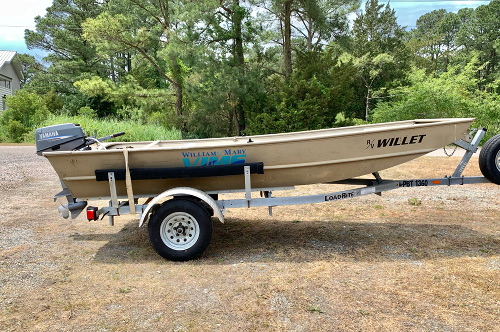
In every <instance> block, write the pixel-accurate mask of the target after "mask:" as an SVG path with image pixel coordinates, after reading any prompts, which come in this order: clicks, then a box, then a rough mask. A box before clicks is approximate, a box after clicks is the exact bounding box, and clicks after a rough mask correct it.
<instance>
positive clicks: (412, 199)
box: [408, 197, 422, 206]
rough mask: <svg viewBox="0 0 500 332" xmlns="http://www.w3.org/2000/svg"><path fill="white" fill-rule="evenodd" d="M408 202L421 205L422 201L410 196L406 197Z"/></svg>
mask: <svg viewBox="0 0 500 332" xmlns="http://www.w3.org/2000/svg"><path fill="white" fill-rule="evenodd" d="M408 204H410V205H413V206H420V205H422V201H421V200H419V199H418V198H415V197H412V198H408Z"/></svg>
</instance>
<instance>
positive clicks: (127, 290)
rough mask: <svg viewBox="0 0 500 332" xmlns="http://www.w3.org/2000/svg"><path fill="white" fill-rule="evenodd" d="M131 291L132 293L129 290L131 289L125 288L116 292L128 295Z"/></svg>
mask: <svg viewBox="0 0 500 332" xmlns="http://www.w3.org/2000/svg"><path fill="white" fill-rule="evenodd" d="M131 291H132V289H131V288H128V287H125V288H120V289H119V290H118V292H120V293H121V294H128V293H130V292H131Z"/></svg>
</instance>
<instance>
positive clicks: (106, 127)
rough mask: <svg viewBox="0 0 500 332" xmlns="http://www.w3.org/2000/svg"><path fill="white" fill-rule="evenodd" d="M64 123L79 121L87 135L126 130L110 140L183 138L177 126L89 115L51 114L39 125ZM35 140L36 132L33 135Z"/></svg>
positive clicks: (98, 135)
mask: <svg viewBox="0 0 500 332" xmlns="http://www.w3.org/2000/svg"><path fill="white" fill-rule="evenodd" d="M62 123H77V124H79V125H80V126H81V127H82V128H83V131H84V132H85V134H86V135H87V136H94V135H96V136H97V137H103V136H107V135H111V134H114V133H118V132H122V131H123V132H125V135H123V136H120V137H118V138H115V139H112V140H110V141H113V140H114V141H121V142H135V141H156V140H178V139H181V138H182V135H181V132H180V131H179V130H178V129H175V128H170V129H169V128H165V127H162V126H158V125H152V124H141V123H138V122H134V121H119V120H113V119H106V120H103V119H96V118H91V117H87V116H73V117H71V116H64V115H58V116H51V117H50V118H48V119H47V120H45V121H44V122H43V123H42V124H41V125H39V127H45V126H51V125H55V124H62ZM31 137H33V142H34V134H33V135H31Z"/></svg>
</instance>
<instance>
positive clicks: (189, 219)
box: [148, 199, 212, 261]
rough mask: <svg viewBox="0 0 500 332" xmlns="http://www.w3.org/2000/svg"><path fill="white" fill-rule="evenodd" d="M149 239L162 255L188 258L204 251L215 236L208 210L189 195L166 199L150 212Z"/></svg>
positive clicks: (176, 258)
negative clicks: (190, 198) (183, 197)
mask: <svg viewBox="0 0 500 332" xmlns="http://www.w3.org/2000/svg"><path fill="white" fill-rule="evenodd" d="M148 232H149V241H150V242H151V245H152V246H153V248H154V250H155V251H156V252H157V253H158V254H159V255H160V256H162V257H164V258H166V259H169V260H173V261H187V260H190V259H193V258H196V257H198V256H199V255H201V254H202V253H203V251H205V249H206V248H207V247H208V245H209V244H210V240H211V238H212V221H211V220H210V216H209V214H208V212H207V210H206V209H205V208H204V207H203V206H202V205H201V204H199V203H197V202H194V201H192V200H188V199H172V200H169V201H167V202H165V203H164V204H163V205H162V206H160V207H159V208H158V210H156V212H155V213H154V214H153V215H152V216H151V219H150V220H149V224H148Z"/></svg>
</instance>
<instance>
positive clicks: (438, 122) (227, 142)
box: [43, 118, 475, 157]
mask: <svg viewBox="0 0 500 332" xmlns="http://www.w3.org/2000/svg"><path fill="white" fill-rule="evenodd" d="M474 120H475V118H440V119H415V120H405V121H393V122H383V123H374V124H367V125H361V126H348V127H337V128H326V129H317V130H308V131H297V132H290V133H277V134H266V135H252V136H235V137H220V138H205V139H192V140H171V141H169V140H164V141H160V142H168V143H177V142H179V143H191V142H192V143H195V142H204V143H206V142H210V141H214V142H215V141H219V142H220V144H214V145H211V146H210V145H206V146H204V145H192V146H185V145H182V146H181V145H179V146H175V145H173V146H168V147H148V148H145V147H132V148H130V149H128V150H129V152H135V151H137V152H139V151H141V152H144V151H151V152H154V151H165V150H168V151H178V150H202V149H207V148H209V149H215V148H217V149H218V148H221V149H222V148H228V147H234V146H240V145H241V146H249V145H247V144H249V143H248V142H245V141H243V140H246V139H250V138H251V139H258V138H259V137H265V138H266V140H264V141H253V142H251V146H255V145H269V144H283V143H293V142H300V141H315V140H324V139H331V138H334V137H339V136H341V137H347V136H356V135H364V134H367V133H380V132H390V131H396V130H398V131H399V130H405V129H410V128H419V127H436V126H443V125H451V124H459V123H466V122H473V121H474ZM361 127H362V128H363V129H364V130H352V129H356V128H361ZM327 131H331V132H332V133H331V134H330V135H325V136H314V135H313V136H307V134H309V133H312V134H315V133H321V132H327ZM297 134H298V135H297ZM284 136H285V138H284V139H279V140H268V138H272V137H280V138H282V137H284ZM297 136H300V137H297ZM287 138H288V139H287ZM235 139H237V140H239V141H234V140H235ZM152 142H157V141H138V142H111V143H108V144H109V145H110V146H111V145H113V144H130V145H133V144H134V143H142V144H146V145H148V143H152ZM219 142H218V143H219ZM125 149H126V147H123V148H113V149H109V150H84V151H52V152H44V153H43V155H44V156H46V157H50V156H58V155H60V156H62V155H80V154H85V155H87V154H107V153H113V154H114V153H119V154H123V150H125Z"/></svg>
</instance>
